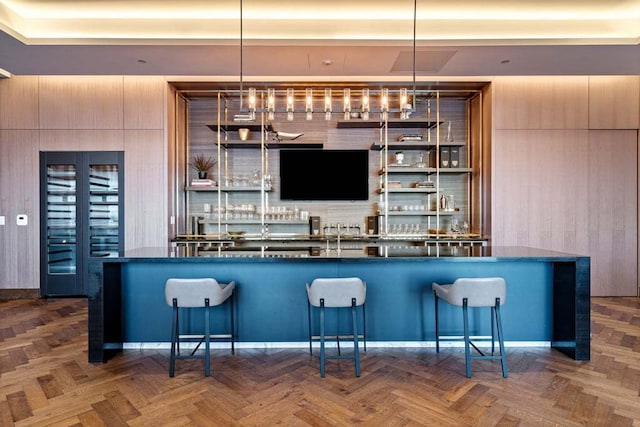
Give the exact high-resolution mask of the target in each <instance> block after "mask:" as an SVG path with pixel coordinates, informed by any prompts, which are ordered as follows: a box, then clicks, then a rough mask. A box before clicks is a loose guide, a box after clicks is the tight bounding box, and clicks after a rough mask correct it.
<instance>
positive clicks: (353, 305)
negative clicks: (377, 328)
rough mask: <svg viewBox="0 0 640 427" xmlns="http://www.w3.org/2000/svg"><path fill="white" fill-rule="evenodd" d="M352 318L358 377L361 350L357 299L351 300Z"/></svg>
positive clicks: (357, 374)
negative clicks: (359, 345)
mask: <svg viewBox="0 0 640 427" xmlns="http://www.w3.org/2000/svg"><path fill="white" fill-rule="evenodd" d="M351 317H352V318H353V360H354V362H355V365H356V377H359V376H360V350H359V349H358V322H357V315H356V299H355V298H351Z"/></svg>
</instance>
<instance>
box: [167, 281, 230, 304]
mask: <svg viewBox="0 0 640 427" xmlns="http://www.w3.org/2000/svg"><path fill="white" fill-rule="evenodd" d="M234 287H235V283H233V282H232V283H230V284H228V285H226V286H224V287H223V286H221V285H220V284H219V283H218V281H217V280H216V279H212V278H202V279H169V280H167V282H166V284H165V287H164V296H165V298H166V301H167V304H168V305H170V306H173V299H174V298H176V299H177V300H178V307H204V300H205V298H209V305H210V306H214V305H219V304H222V303H223V302H224V301H226V300H227V298H229V296H230V295H231V293H232V292H233V288H234Z"/></svg>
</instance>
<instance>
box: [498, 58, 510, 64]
mask: <svg viewBox="0 0 640 427" xmlns="http://www.w3.org/2000/svg"><path fill="white" fill-rule="evenodd" d="M509 62H511V60H510V59H503V60H502V61H500V63H501V64H508V63H509Z"/></svg>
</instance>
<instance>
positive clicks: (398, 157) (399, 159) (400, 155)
mask: <svg viewBox="0 0 640 427" xmlns="http://www.w3.org/2000/svg"><path fill="white" fill-rule="evenodd" d="M396 164H398V165H402V164H404V153H403V152H402V151H398V152H396Z"/></svg>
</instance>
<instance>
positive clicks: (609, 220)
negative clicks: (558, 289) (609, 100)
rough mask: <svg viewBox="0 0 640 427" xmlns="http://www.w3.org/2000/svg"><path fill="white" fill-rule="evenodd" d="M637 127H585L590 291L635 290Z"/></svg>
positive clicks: (626, 293)
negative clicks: (588, 130) (590, 129)
mask: <svg viewBox="0 0 640 427" xmlns="http://www.w3.org/2000/svg"><path fill="white" fill-rule="evenodd" d="M637 147H638V132H637V131H632V130H628V131H623V130H620V131H590V132H589V181H588V187H587V190H588V194H589V239H590V240H589V255H591V293H592V295H604V296H636V295H637V290H638V263H637V260H638V225H637V222H638V198H637V195H638V186H637V182H638V177H637V173H638V163H637V162H638V151H637V150H638V148H637Z"/></svg>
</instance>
